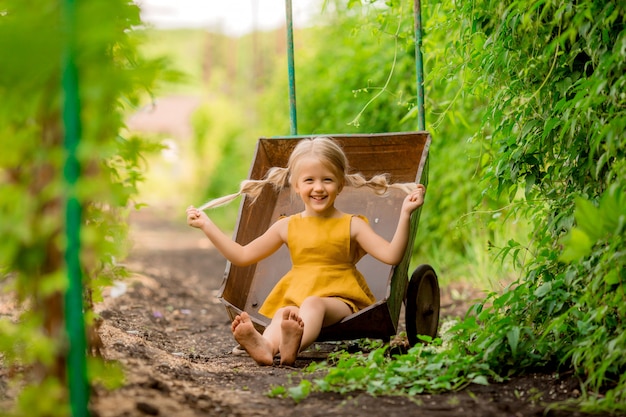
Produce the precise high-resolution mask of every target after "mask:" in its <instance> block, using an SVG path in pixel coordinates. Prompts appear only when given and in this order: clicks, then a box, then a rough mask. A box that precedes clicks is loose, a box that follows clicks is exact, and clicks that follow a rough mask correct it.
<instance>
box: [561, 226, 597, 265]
mask: <svg viewBox="0 0 626 417" xmlns="http://www.w3.org/2000/svg"><path fill="white" fill-rule="evenodd" d="M592 246H593V242H592V241H591V239H590V238H589V236H588V235H587V234H586V233H585V232H584V231H582V230H581V229H578V228H574V229H572V230H571V231H570V232H569V234H568V235H567V237H566V241H565V246H564V249H563V252H562V253H561V256H559V260H561V261H563V262H566V263H569V262H574V261H577V260H579V259H581V258H584V257H585V256H588V255H589V254H590V253H591V248H592Z"/></svg>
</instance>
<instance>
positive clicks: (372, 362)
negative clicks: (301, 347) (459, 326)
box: [271, 339, 499, 402]
mask: <svg viewBox="0 0 626 417" xmlns="http://www.w3.org/2000/svg"><path fill="white" fill-rule="evenodd" d="M443 344H444V343H443V342H442V339H435V340H433V341H432V343H429V344H418V345H416V346H415V347H413V348H411V349H410V350H409V351H408V352H407V353H405V354H394V355H390V354H389V346H388V345H386V346H382V347H378V348H375V349H373V350H369V351H366V350H364V351H361V352H357V353H348V352H345V351H340V352H338V353H334V354H331V355H329V357H328V359H327V360H326V361H323V362H319V363H315V362H314V363H312V364H311V365H309V367H308V368H307V370H306V372H307V373H311V374H312V375H313V377H312V381H310V380H309V379H303V380H302V381H301V382H300V384H299V385H298V386H296V387H295V389H279V388H274V389H273V390H272V392H271V395H272V396H281V397H289V398H292V399H293V400H294V401H296V402H299V401H301V400H302V399H303V398H302V397H303V395H306V394H309V393H310V392H313V391H322V392H337V393H340V394H345V393H348V392H351V391H364V392H367V393H369V394H371V395H374V396H378V395H409V396H413V395H417V394H425V393H437V392H442V391H451V390H452V391H456V390H460V389H463V388H465V387H466V386H468V385H469V384H482V385H486V384H487V383H488V381H489V380H494V379H495V380H499V378H498V376H497V375H495V374H494V373H493V372H492V371H491V370H490V369H489V367H488V366H487V365H486V364H484V363H481V361H480V360H479V359H478V358H477V357H475V356H469V355H467V354H466V353H465V352H464V351H463V350H460V349H458V348H455V347H454V346H449V347H447V348H444V346H443ZM320 374H321V375H322V376H321V377H317V378H316V377H315V376H316V375H320Z"/></svg>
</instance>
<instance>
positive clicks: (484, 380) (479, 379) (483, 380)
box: [471, 375, 489, 385]
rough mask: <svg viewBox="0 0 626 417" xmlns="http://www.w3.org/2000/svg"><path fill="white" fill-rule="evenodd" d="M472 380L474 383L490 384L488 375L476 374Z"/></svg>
mask: <svg viewBox="0 0 626 417" xmlns="http://www.w3.org/2000/svg"><path fill="white" fill-rule="evenodd" d="M471 382H472V383H474V384H480V385H489V381H488V380H487V377H486V376H484V375H477V376H475V377H474V378H472V381H471Z"/></svg>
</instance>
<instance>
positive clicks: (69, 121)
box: [62, 0, 89, 417]
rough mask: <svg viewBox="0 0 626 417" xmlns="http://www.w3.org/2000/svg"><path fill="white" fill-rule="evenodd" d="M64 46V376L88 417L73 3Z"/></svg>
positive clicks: (67, 11)
mask: <svg viewBox="0 0 626 417" xmlns="http://www.w3.org/2000/svg"><path fill="white" fill-rule="evenodd" d="M63 12H64V22H63V23H64V26H63V27H64V28H65V30H66V33H65V38H64V40H65V45H64V56H63V74H62V88H63V125H64V129H65V140H64V146H65V152H66V156H65V164H64V167H63V175H64V179H65V182H66V187H67V188H66V190H67V191H66V192H67V195H66V208H65V234H66V239H67V247H66V250H65V262H66V267H67V273H68V279H69V285H68V288H67V291H66V293H65V327H66V330H67V333H68V337H69V353H68V359H67V375H68V384H69V391H70V403H71V404H70V405H71V410H72V415H73V416H74V417H83V416H88V415H89V412H88V408H87V405H88V402H89V390H88V382H87V364H86V353H87V343H86V339H85V322H84V314H83V288H82V282H81V281H82V278H81V267H80V224H81V211H82V208H81V204H80V201H79V200H78V198H77V196H76V182H77V180H78V178H79V176H80V166H79V163H78V158H77V156H76V151H77V148H78V144H79V142H80V136H81V122H80V98H79V92H78V91H79V88H78V70H77V66H76V62H75V57H76V39H77V34H76V4H75V0H64V3H63Z"/></svg>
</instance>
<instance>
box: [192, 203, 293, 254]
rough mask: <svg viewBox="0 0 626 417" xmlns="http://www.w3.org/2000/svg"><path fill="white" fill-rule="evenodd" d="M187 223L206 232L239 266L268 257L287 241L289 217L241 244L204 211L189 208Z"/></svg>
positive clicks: (221, 250)
mask: <svg viewBox="0 0 626 417" xmlns="http://www.w3.org/2000/svg"><path fill="white" fill-rule="evenodd" d="M187 224H189V225H190V226H192V227H196V228H198V229H200V230H202V231H203V232H204V234H205V235H206V236H207V237H208V238H209V240H210V241H211V242H212V243H213V245H215V247H216V248H217V250H218V251H219V252H220V253H221V254H222V255H223V256H224V257H225V258H226V259H228V260H229V261H230V262H232V263H233V264H234V265H237V266H247V265H251V264H253V263H256V262H258V261H260V260H262V259H264V258H267V257H268V256H270V255H271V254H272V253H274V252H276V251H277V250H278V248H280V247H281V246H282V244H283V243H284V242H285V241H286V236H287V219H286V218H284V219H280V220H278V221H277V222H276V223H274V224H273V225H272V226H271V227H270V228H269V229H267V231H266V232H265V233H263V234H262V235H261V236H259V237H258V238H256V239H255V240H253V241H252V242H250V243H248V244H247V245H240V244H239V243H237V242H235V241H234V240H232V239H231V238H230V237H228V236H227V235H226V234H224V232H222V231H221V230H220V229H219V228H218V227H217V226H216V225H215V223H213V222H212V221H211V219H210V218H209V217H208V216H207V215H206V213H204V212H203V211H200V210H198V209H197V208H195V207H193V206H190V207H189V208H187Z"/></svg>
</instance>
